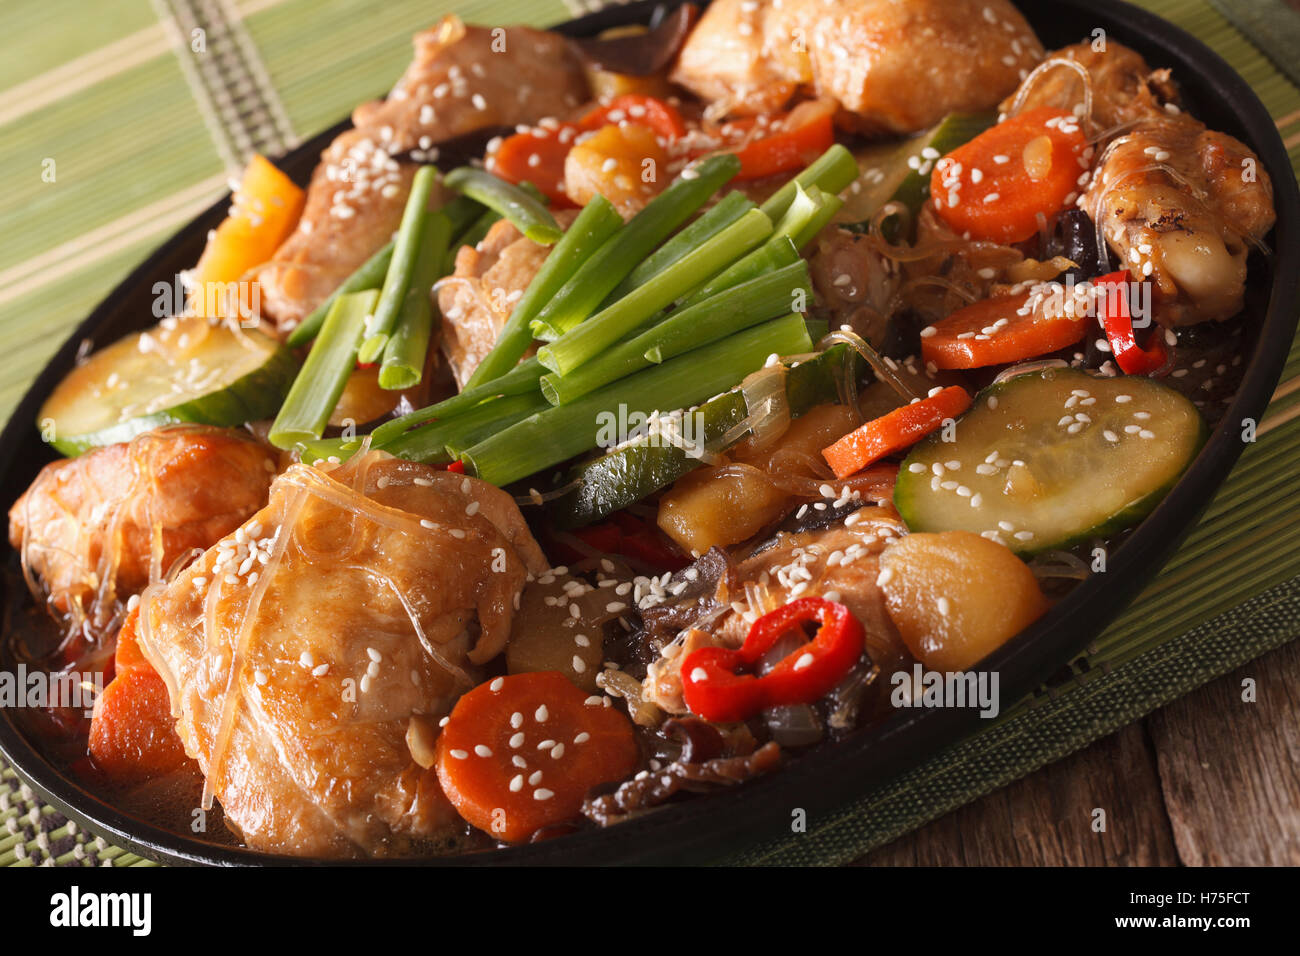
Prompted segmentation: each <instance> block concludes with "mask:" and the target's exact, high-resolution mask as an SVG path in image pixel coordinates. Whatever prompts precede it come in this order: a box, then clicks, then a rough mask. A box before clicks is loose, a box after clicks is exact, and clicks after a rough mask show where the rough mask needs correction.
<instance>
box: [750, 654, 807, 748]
mask: <svg viewBox="0 0 1300 956" xmlns="http://www.w3.org/2000/svg"><path fill="white" fill-rule="evenodd" d="M805 643H807V639H806V638H805V637H804V636H803V635H802V634H801V633H796V632H791V633H789V634H787V635H785V636H784V637H782V638H781V639H780V640H778V641H777V642H776V643H775V644H773V645H772V648H771V650H769V651H768V652H767V653H766V654H764V655H763V657H762V658H761V659H760V660H759V662H758V672H759V674H766V673H767V672H768V671H770V670H771V669H772V668H773V667H775V666H776V665H777V664H779V663H780V662H781V661H783V660H784V659H785V658H786V657H788V656H790V655H791V654H793V653H794V652H795V651H797V650H798V649H799V648H800V647H802V646H803V645H804V644H805ZM762 716H763V723H765V724H766V725H767V729H768V731H769V732H770V733H771V734H772V739H773V740H775V741H776V742H777V743H778V744H780V745H781V746H782V747H809V746H811V745H813V744H815V743H817V742H818V741H820V740H821V739H822V736H823V730H822V725H821V721H820V720H818V719H817V712H816V711H814V710H813V709H812V707H811V706H810V705H808V704H789V705H785V706H781V707H771V708H769V709H767V710H765V711H763V714H762Z"/></svg>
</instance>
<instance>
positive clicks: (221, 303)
mask: <svg viewBox="0 0 1300 956" xmlns="http://www.w3.org/2000/svg"><path fill="white" fill-rule="evenodd" d="M306 196H307V194H306V193H305V192H303V190H301V189H299V188H298V187H297V186H296V185H294V183H293V181H292V180H291V179H290V178H289V177H288V176H286V175H285V174H284V173H282V172H280V170H278V169H276V168H275V166H274V165H272V164H271V163H270V162H269V161H268V160H266V159H263V158H262V157H261V156H254V157H253V158H252V159H251V160H249V163H248V167H247V168H246V169H245V170H244V176H243V178H242V179H241V180H240V182H239V189H238V190H237V191H236V196H235V202H234V203H232V204H231V207H230V213H229V214H228V215H227V216H226V218H225V220H224V221H222V223H221V225H219V226H218V227H217V229H216V232H214V233H213V234H212V236H211V238H209V239H208V244H207V245H206V246H204V248H203V255H202V256H200V257H199V263H198V265H197V266H195V267H194V281H195V283H196V284H197V285H196V287H195V290H194V293H193V295H192V297H191V298H192V305H193V306H194V310H195V311H196V312H197V313H198V314H199V315H207V316H223V317H234V316H235V315H236V310H239V311H238V313H237V314H238V315H239V316H241V317H243V316H246V315H247V314H248V312H249V311H253V312H256V310H255V309H253V304H254V303H255V300H254V299H253V298H252V294H251V291H250V290H251V286H252V283H248V288H241V289H239V290H238V293H237V301H231V290H230V288H229V284H230V283H235V282H240V281H241V280H242V279H243V277H244V275H245V274H246V273H247V272H248V271H249V270H250V269H253V268H255V267H256V266H260V265H261V264H262V263H264V262H267V261H268V260H269V259H270V258H271V256H273V255H274V254H275V250H276V249H278V248H280V244H281V243H283V242H284V240H285V239H287V238H288V237H289V233H291V232H292V231H293V230H294V228H295V227H296V226H297V225H298V217H299V216H300V215H302V207H303V203H304V202H305V201H306Z"/></svg>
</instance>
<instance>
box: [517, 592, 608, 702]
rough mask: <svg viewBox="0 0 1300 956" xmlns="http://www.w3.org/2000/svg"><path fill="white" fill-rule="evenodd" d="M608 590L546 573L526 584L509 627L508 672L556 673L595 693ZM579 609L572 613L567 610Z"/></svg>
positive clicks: (602, 642)
mask: <svg viewBox="0 0 1300 956" xmlns="http://www.w3.org/2000/svg"><path fill="white" fill-rule="evenodd" d="M614 600H617V599H616V598H615V597H614V596H613V590H612V589H610V588H594V589H593V588H592V587H591V586H590V585H589V584H587V583H586V582H585V581H583V580H581V579H580V578H576V577H573V576H571V575H568V574H555V573H554V572H550V573H548V574H544V575H542V577H541V578H539V579H538V580H536V581H533V582H532V583H530V584H529V585H528V586H527V587H525V588H524V591H523V594H522V595H521V596H520V598H519V612H518V613H517V614H516V615H515V620H514V624H513V625H512V627H511V629H510V644H509V645H508V646H507V647H506V670H508V671H509V672H510V673H511V674H525V673H529V672H531V671H559V672H560V673H561V674H563V675H564V676H565V677H567V678H568V679H569V680H571V681H572V682H573V683H574V684H576V685H577V686H578V687H580V688H582V689H583V690H585V691H587V692H588V693H591V694H594V693H596V675H597V674H598V673H600V667H601V650H602V648H603V647H604V625H603V623H601V620H600V619H602V618H605V617H608V616H609V615H608V612H606V611H605V610H604V608H605V605H606V603H607V602H610V601H614ZM573 607H577V608H578V616H577V617H574V616H573V613H572V611H571V608H573Z"/></svg>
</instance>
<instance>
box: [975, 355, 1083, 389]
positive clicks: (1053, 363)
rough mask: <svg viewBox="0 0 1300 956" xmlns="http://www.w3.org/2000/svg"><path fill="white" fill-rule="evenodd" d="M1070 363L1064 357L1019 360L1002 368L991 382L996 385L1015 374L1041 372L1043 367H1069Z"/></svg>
mask: <svg viewBox="0 0 1300 956" xmlns="http://www.w3.org/2000/svg"><path fill="white" fill-rule="evenodd" d="M1069 367H1070V363H1069V362H1067V361H1065V360H1064V359H1036V360H1034V361H1033V362H1021V363H1020V364H1019V365H1012V366H1011V367H1010V368H1004V369H1003V370H1002V371H1000V372H998V374H997V377H996V378H994V379H993V382H992V384H994V385H998V384H1001V383H1002V382H1005V381H1006V380H1007V379H1011V378H1015V377H1016V376H1017V375H1028V374H1030V373H1031V372H1041V371H1042V370H1043V369H1045V368H1069Z"/></svg>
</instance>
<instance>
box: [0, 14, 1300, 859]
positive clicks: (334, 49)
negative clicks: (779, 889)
mask: <svg viewBox="0 0 1300 956" xmlns="http://www.w3.org/2000/svg"><path fill="white" fill-rule="evenodd" d="M1138 2H1139V5H1141V6H1145V7H1148V8H1149V9H1151V10H1152V11H1153V12H1155V13H1157V14H1159V15H1161V16H1163V17H1165V18H1166V19H1168V20H1171V21H1173V22H1174V23H1176V24H1178V25H1180V26H1182V27H1183V28H1184V29H1186V30H1188V31H1189V32H1191V33H1193V34H1194V35H1196V36H1198V37H1199V38H1200V39H1202V40H1203V41H1204V42H1206V43H1207V44H1208V45H1209V46H1210V47H1212V48H1213V49H1215V50H1216V51H1217V52H1218V53H1219V54H1220V55H1221V56H1223V57H1224V58H1225V59H1226V60H1227V61H1228V62H1229V63H1231V64H1232V66H1233V67H1234V68H1235V69H1236V70H1237V71H1238V72H1240V73H1241V74H1242V76H1244V77H1245V78H1246V80H1247V81H1248V82H1249V83H1250V85H1251V86H1252V87H1253V88H1254V90H1255V92H1256V93H1257V94H1258V95H1259V97H1260V99H1261V100H1262V101H1263V102H1264V104H1265V105H1266V106H1267V107H1268V109H1269V110H1270V112H1271V113H1272V114H1273V116H1274V117H1275V118H1276V119H1277V121H1278V126H1279V128H1280V130H1281V133H1282V136H1283V139H1284V140H1285V142H1286V144H1287V147H1288V148H1289V149H1290V151H1291V159H1292V161H1293V163H1296V164H1297V168H1300V89H1298V88H1297V87H1296V85H1294V82H1293V81H1295V80H1297V79H1300V73H1298V72H1296V71H1297V63H1296V62H1295V61H1294V55H1295V53H1296V52H1297V51H1296V47H1295V43H1294V38H1296V37H1300V19H1297V18H1296V17H1295V15H1294V14H1293V13H1291V12H1290V11H1288V10H1286V9H1284V8H1283V7H1282V6H1281V4H1280V3H1279V2H1278V0H1138ZM599 5H600V2H599V0H568V2H567V4H566V3H562V2H560V0H528V2H527V3H518V2H510V0H432V2H431V0H97V2H96V3H95V4H94V5H87V4H86V3H85V2H84V0H5V4H4V21H5V26H6V28H7V29H6V32H5V37H4V38H3V39H2V40H0V50H3V54H2V55H0V141H3V142H4V143H5V144H6V148H5V149H4V151H3V152H2V153H0V181H3V182H5V183H6V184H8V186H9V188H8V189H6V190H4V191H0V223H3V224H4V226H5V228H3V229H0V354H3V355H5V356H6V358H5V361H4V364H3V366H2V367H0V415H2V416H4V417H7V416H8V414H9V412H10V410H11V409H12V408H13V406H14V405H15V404H16V403H17V401H18V399H19V398H20V397H21V395H22V393H23V391H24V390H25V389H26V387H27V385H28V383H29V382H30V381H31V379H32V378H34V377H35V375H36V374H37V373H38V372H39V371H40V369H41V368H42V366H43V365H44V363H45V362H46V361H47V359H48V357H49V356H50V355H51V354H52V353H53V351H54V350H55V348H56V347H57V346H58V344H59V343H60V342H61V341H62V340H63V339H64V338H65V337H66V336H67V335H68V334H69V333H70V332H71V330H72V329H73V328H74V327H75V325H76V324H77V323H78V322H79V321H80V320H81V319H82V318H83V317H84V316H85V315H86V314H87V312H89V310H90V309H91V307H93V305H94V304H95V303H96V302H98V301H99V300H100V299H101V298H102V297H103V296H104V295H105V294H107V293H108V292H109V291H110V290H111V288H112V287H113V285H114V284H115V283H117V282H118V281H119V280H120V279H121V278H122V277H123V276H124V275H125V274H126V273H127V272H128V271H129V270H130V269H131V268H132V267H133V266H134V265H135V264H137V263H138V262H139V261H140V260H141V259H142V258H143V257H144V256H145V255H147V254H148V253H149V252H150V251H151V250H152V249H153V248H154V247H155V246H156V245H158V244H159V243H160V242H162V241H163V240H164V239H166V238H167V236H169V235H170V234H171V233H172V232H173V231H175V230H176V229H177V228H178V227H179V226H181V225H182V224H184V223H185V222H186V221H188V220H189V219H190V218H191V217H192V216H193V215H194V214H195V213H197V212H198V211H199V210H201V209H202V208H204V207H205V206H207V205H208V204H209V203H211V202H212V201H213V200H214V199H216V198H217V197H218V196H220V195H221V193H222V192H223V191H224V190H225V189H226V182H227V179H228V178H229V177H230V176H232V175H234V174H235V173H237V172H238V170H239V169H240V168H241V167H242V164H243V162H244V160H245V159H246V158H247V157H248V155H249V154H250V153H251V152H253V151H260V152H265V153H268V154H271V155H274V154H276V153H279V152H282V151H284V150H285V149H289V148H292V147H293V146H294V145H296V144H297V143H299V142H300V141H302V140H303V139H305V138H306V137H308V136H310V135H311V134H313V133H315V132H316V131H318V130H320V129H323V128H325V127H327V126H330V125H332V124H333V123H335V122H336V121H337V120H338V119H339V118H340V117H341V116H344V115H346V114H347V113H348V112H349V111H350V110H351V108H352V107H353V106H354V105H355V104H356V103H357V102H358V101H359V100H361V99H363V98H367V97H371V96H375V95H378V94H380V93H382V92H383V90H384V89H385V88H386V87H387V86H388V85H389V84H390V83H391V82H392V80H393V78H395V77H396V76H397V75H398V74H399V73H400V72H401V70H402V69H403V68H404V67H405V65H406V63H407V61H408V60H409V57H410V44H409V37H410V35H411V34H412V33H413V32H415V31H416V30H418V29H420V28H422V27H425V26H427V25H428V24H430V23H431V22H433V21H434V20H435V19H436V17H437V16H438V15H439V13H440V12H442V11H443V10H452V9H455V10H456V12H458V13H459V14H460V15H461V16H462V17H464V18H465V19H466V20H471V21H474V20H477V21H480V22H529V23H534V24H539V25H544V24H549V23H555V22H558V21H560V20H563V19H566V18H568V17H569V16H572V15H575V14H577V13H581V12H585V11H586V10H588V9H592V8H594V7H596V6H599ZM74 25H75V26H74ZM1243 31H1246V32H1243ZM1248 34H1249V36H1251V37H1255V38H1256V39H1255V41H1254V42H1252V40H1251V39H1248ZM200 43H201V44H203V45H204V46H205V48H206V55H202V56H192V55H190V51H191V49H192V48H193V47H194V46H195V45H196V44H200ZM1270 56H1272V57H1273V58H1274V59H1273V60H1270V59H1269V57H1270ZM1275 63H1276V64H1277V65H1275ZM1279 67H1280V69H1279ZM1288 76H1290V77H1291V78H1290V79H1288ZM51 169H52V170H53V181H52V182H51V181H47V180H48V179H49V178H50V177H49V174H48V171H49V170H51ZM1282 382H1283V384H1282V385H1281V387H1279V389H1278V391H1277V394H1276V395H1275V396H1274V400H1273V403H1272V405H1271V406H1270V409H1269V412H1268V414H1267V415H1266V417H1265V418H1264V420H1263V422H1262V423H1261V426H1260V429H1259V440H1258V441H1257V442H1256V443H1254V444H1253V445H1250V446H1249V447H1248V448H1247V450H1246V451H1245V453H1244V454H1243V455H1242V458H1241V460H1240V462H1239V463H1238V465H1237V467H1236V468H1235V469H1234V470H1233V472H1232V475H1231V476H1230V478H1229V480H1228V482H1227V483H1226V484H1225V485H1224V486H1223V488H1222V489H1220V491H1219V494H1218V495H1217V496H1216V498H1215V500H1214V502H1213V504H1212V505H1211V506H1210V508H1209V509H1208V510H1207V512H1206V514H1205V516H1204V517H1203V519H1202V520H1201V522H1200V524H1199V525H1198V527H1197V528H1196V530H1195V531H1194V532H1193V533H1192V535H1191V536H1190V537H1189V538H1188V539H1187V541H1186V542H1185V543H1184V545H1183V547H1182V548H1181V549H1180V550H1179V551H1178V553H1177V554H1176V555H1175V556H1174V558H1173V559H1172V560H1171V561H1170V562H1169V564H1168V565H1167V566H1166V567H1165V568H1164V569H1163V571H1162V572H1161V573H1160V575H1159V576H1158V577H1157V578H1156V580H1155V581H1154V582H1153V583H1152V584H1151V585H1150V587H1148V588H1147V590H1146V591H1145V592H1144V593H1143V594H1142V596H1141V597H1140V598H1139V599H1138V600H1137V601H1136V602H1135V603H1134V604H1133V605H1132V606H1131V607H1130V608H1129V609H1128V611H1126V612H1125V614H1124V615H1123V616H1122V617H1121V618H1120V619H1119V620H1118V621H1117V622H1116V623H1115V624H1114V625H1113V626H1112V627H1111V628H1110V629H1108V630H1107V631H1106V632H1105V633H1104V634H1103V635H1101V636H1100V637H1099V638H1098V639H1097V640H1096V642H1095V643H1094V644H1093V646H1092V647H1091V648H1090V649H1089V652H1088V654H1086V655H1085V656H1084V657H1083V658H1081V659H1080V660H1079V661H1077V662H1075V664H1074V665H1073V667H1072V670H1073V672H1074V678H1073V680H1071V681H1069V682H1067V683H1066V684H1064V685H1062V686H1057V687H1055V688H1053V689H1052V690H1051V691H1050V692H1048V691H1043V692H1042V693H1039V694H1036V695H1034V696H1032V697H1031V698H1029V699H1028V700H1026V701H1022V702H1020V703H1019V704H1018V705H1017V706H1015V707H1013V708H1010V709H1009V710H1008V711H1007V712H1006V713H1005V714H1004V715H1003V716H1002V717H1001V718H999V719H998V720H996V721H994V722H992V723H991V724H990V726H988V727H987V728H986V729H985V730H984V731H983V732H981V733H980V734H978V735H976V736H975V737H974V738H971V739H970V740H967V741H965V742H963V743H962V744H960V745H958V746H956V747H953V748H950V749H949V750H947V751H946V752H944V753H943V754H941V755H939V756H938V757H936V758H935V759H933V760H931V761H930V762H928V763H927V764H925V765H923V766H921V767H919V768H917V769H916V770H914V771H912V772H911V773H908V774H906V775H904V776H901V777H899V778H898V779H896V780H895V781H894V782H893V783H892V784H890V785H889V786H888V787H886V788H885V789H884V790H883V791H881V792H879V793H876V794H874V795H873V796H872V797H871V798H869V799H867V800H863V801H860V802H858V803H857V804H854V805H850V806H847V807H845V808H844V809H843V810H842V811H841V812H840V813H838V814H836V815H835V816H834V817H832V818H830V819H827V820H823V821H821V822H820V823H815V824H813V825H812V826H811V828H810V832H809V833H807V834H803V835H800V836H799V837H798V838H796V839H786V840H781V841H776V842H773V843H769V844H764V845H759V846H752V847H748V848H746V849H744V850H743V851H741V852H739V853H737V854H736V855H734V856H733V857H731V858H730V859H729V860H727V861H725V862H732V863H835V862H841V861H845V860H848V859H852V858H853V857H856V856H858V855H860V854H862V853H863V852H865V851H867V850H869V849H871V848H873V847H876V846H880V845H882V844H883V843H885V842H888V841H889V840H890V839H893V838H894V837H896V836H898V835H899V834H901V833H905V832H907V831H908V830H911V829H913V828H915V827H917V826H920V825H921V824H923V823H925V822H927V821H928V820H930V819H933V818H935V817H937V816H939V815H941V814H943V813H946V812H948V811H950V810H952V809H954V808H956V807H958V806H961V805H962V804H964V803H967V802H969V801H971V800H974V799H976V798H977V797H979V796H981V795H983V794H985V793H987V792H989V791H991V790H993V789H996V788H997V787H1000V786H1003V785H1005V784H1007V783H1009V782H1010V781H1012V780H1015V779H1017V778H1018V777H1021V776H1024V775H1025V774H1027V773H1030V772H1032V771H1034V770H1036V769H1037V768H1039V767H1041V766H1043V765H1044V764H1046V763H1049V762H1051V761H1053V760H1057V759H1060V758H1061V757H1063V756H1065V755H1067V754H1069V753H1072V752H1073V751H1075V750H1077V749H1079V748H1081V747H1083V746H1085V745H1087V744H1088V743H1090V742H1091V741H1093V740H1096V739H1098V738H1099V737H1102V736H1104V735H1106V734H1108V733H1111V732H1112V731H1114V730H1116V729H1118V728H1119V727H1122V726H1124V725H1125V724H1127V723H1129V722H1131V721H1133V720H1136V719H1137V718H1139V717H1141V716H1142V715H1144V714H1146V713H1149V712H1150V711H1152V710H1154V709H1156V708H1158V707H1160V706H1163V705H1164V704H1166V703H1168V702H1169V701H1171V700H1173V699H1175V698H1177V697H1179V696H1181V695H1183V694H1185V693H1187V692H1188V691H1190V690H1191V689H1193V688H1194V687H1197V686H1199V685H1200V684H1202V683H1204V682H1206V681H1208V680H1210V679H1212V678H1214V677H1216V676H1218V675H1220V674H1223V673H1226V672H1227V671H1229V670H1231V669H1233V668H1234V667H1236V666H1238V665H1240V664H1242V663H1244V662H1246V661H1248V660H1251V659H1253V658H1255V657H1258V656H1259V655H1261V654H1263V653H1265V652H1266V651H1268V650H1270V649H1272V648H1274V647H1277V646H1279V645H1281V644H1283V643H1286V642H1287V641H1289V640H1291V639H1292V638H1294V637H1295V636H1296V635H1297V634H1298V633H1300V483H1297V481H1296V467H1295V465H1294V462H1295V461H1296V460H1297V453H1298V452H1300V421H1298V419H1300V348H1293V349H1292V351H1291V354H1290V356H1289V359H1288V362H1287V366H1286V371H1285V372H1284V373H1283V378H1282ZM0 865H14V866H33V865H51V866H52V865H81V866H93V865H114V866H138V865H150V864H149V863H148V861H145V860H142V859H141V858H139V857H137V856H135V855H133V854H131V853H128V852H126V851H124V850H122V849H120V848H118V847H114V846H111V845H109V844H106V843H105V842H104V841H102V840H100V839H97V838H96V837H95V836H94V835H93V834H89V833H86V832H84V831H82V830H80V829H78V828H77V827H76V826H75V825H74V824H72V823H70V822H69V821H67V820H65V819H64V818H63V817H62V816H61V815H59V814H58V813H56V812H55V811H54V810H53V809H52V808H51V807H48V806H45V805H43V804H42V803H41V801H40V800H39V799H38V798H36V797H35V795H34V794H33V793H32V792H31V790H30V789H29V788H28V787H26V786H25V785H24V784H23V782H22V781H21V779H20V778H19V777H18V776H17V775H16V773H15V772H14V771H13V769H12V768H10V767H8V766H6V765H5V764H4V763H3V761H0Z"/></svg>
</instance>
